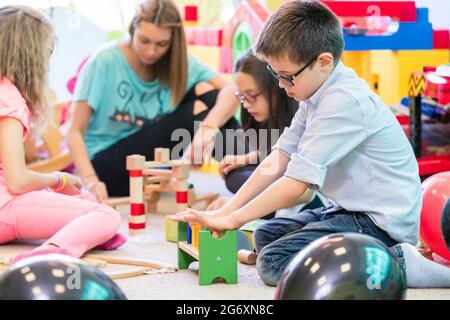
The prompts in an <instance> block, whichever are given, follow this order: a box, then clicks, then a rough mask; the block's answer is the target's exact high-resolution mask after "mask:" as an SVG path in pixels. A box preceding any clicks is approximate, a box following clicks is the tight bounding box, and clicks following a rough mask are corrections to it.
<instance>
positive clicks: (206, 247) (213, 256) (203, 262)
mask: <svg viewBox="0 0 450 320" xmlns="http://www.w3.org/2000/svg"><path fill="white" fill-rule="evenodd" d="M186 226H187V224H186V223H185V222H179V223H178V242H181V241H187V230H186ZM237 244H238V241H237V231H236V230H234V231H227V232H226V233H225V234H224V236H223V237H222V238H220V239H216V238H214V237H213V236H212V234H211V232H210V231H208V230H207V229H203V230H201V231H200V234H199V248H198V262H199V284H200V285H201V286H204V285H210V284H212V282H213V281H214V279H216V278H223V279H225V281H226V283H227V284H233V283H237V267H238V263H237ZM196 260H197V259H196V258H195V257H193V256H191V255H190V254H189V253H187V252H185V251H184V250H182V249H180V248H178V267H179V269H180V270H182V269H187V268H188V267H189V265H190V264H191V263H192V262H194V261H196Z"/></svg>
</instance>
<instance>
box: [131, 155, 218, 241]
mask: <svg viewBox="0 0 450 320" xmlns="http://www.w3.org/2000/svg"><path fill="white" fill-rule="evenodd" d="M127 170H128V171H129V173H130V199H129V200H130V217H129V221H128V223H129V224H128V227H129V233H130V235H137V234H139V233H142V232H144V231H145V228H146V215H145V213H146V212H152V213H156V212H157V203H158V201H159V200H160V194H161V193H162V192H174V193H175V195H176V211H177V212H180V211H183V210H186V209H187V208H188V207H189V206H194V205H196V204H198V203H200V202H203V203H205V205H206V206H207V205H209V204H210V203H211V202H212V201H214V200H215V199H217V197H218V194H216V193H208V194H205V195H202V196H198V197H197V196H196V195H195V192H194V189H193V187H192V186H191V185H189V183H188V178H189V170H190V164H189V163H188V162H186V161H183V160H170V151H169V149H164V148H157V149H155V161H146V160H145V157H144V156H141V155H131V156H128V157H127ZM167 221H168V220H166V222H167ZM167 223H168V222H167ZM173 241H175V239H173Z"/></svg>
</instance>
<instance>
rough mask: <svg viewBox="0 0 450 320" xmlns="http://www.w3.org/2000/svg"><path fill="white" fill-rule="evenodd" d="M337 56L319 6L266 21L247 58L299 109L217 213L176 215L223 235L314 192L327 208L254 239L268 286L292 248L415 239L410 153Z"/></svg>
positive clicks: (330, 24)
mask: <svg viewBox="0 0 450 320" xmlns="http://www.w3.org/2000/svg"><path fill="white" fill-rule="evenodd" d="M343 48H344V40H343V36H342V28H341V25H340V22H339V19H338V18H337V16H336V15H335V14H334V13H332V12H331V11H330V10H329V9H328V8H327V7H326V6H325V5H324V4H322V3H321V2H320V1H313V0H312V1H311V0H310V1H289V2H287V3H286V4H284V5H283V6H282V7H281V8H280V9H279V10H278V11H277V12H276V13H275V14H274V15H273V16H272V17H271V18H270V19H269V21H268V22H267V23H266V25H265V26H264V28H263V30H262V32H261V35H260V38H259V39H258V42H257V44H256V47H255V51H256V54H258V55H259V56H260V57H261V58H262V59H263V60H264V61H265V62H266V63H267V64H268V69H269V70H270V72H271V73H272V74H273V75H274V76H275V77H276V78H277V79H278V81H279V86H280V87H281V88H282V89H284V90H285V91H286V93H287V94H288V95H289V96H291V97H293V98H295V99H296V100H297V101H299V103H300V105H299V110H298V112H297V113H296V115H295V117H294V119H293V121H292V124H291V126H290V127H289V128H287V129H286V130H285V131H284V132H283V134H282V135H281V137H280V139H279V140H278V143H277V144H276V145H275V147H274V150H273V152H272V153H271V154H270V156H268V157H267V158H266V159H265V160H264V161H263V162H262V163H261V164H260V165H259V167H258V168H257V169H256V171H255V172H254V174H253V175H252V176H251V177H250V179H249V180H248V181H247V182H246V183H245V184H244V185H243V186H242V188H241V189H240V190H239V192H238V193H237V194H236V195H235V196H234V197H233V198H232V199H231V200H230V201H229V202H228V203H227V204H226V205H225V206H224V207H222V208H221V209H220V210H217V211H212V212H199V211H196V210H189V211H187V212H184V213H181V214H179V215H178V217H177V219H178V220H180V221H189V222H191V223H198V224H201V225H203V226H205V227H207V228H209V229H210V230H213V231H215V232H218V233H221V232H223V231H224V230H229V229H237V228H239V227H240V226H242V225H243V224H245V223H246V222H248V221H251V220H254V219H257V218H259V217H261V216H264V215H266V214H267V213H269V212H272V211H275V210H278V209H280V208H283V207H289V206H290V205H291V204H292V202H293V201H294V199H298V197H299V196H301V195H302V194H303V193H304V192H305V191H306V190H307V188H308V187H309V188H312V189H315V190H319V191H320V192H321V193H322V194H323V195H324V196H326V197H327V198H328V199H330V201H331V203H332V205H331V206H329V207H327V208H319V209H315V210H306V211H302V212H300V213H298V214H297V215H295V216H291V217H289V218H277V219H273V220H271V221H270V222H268V223H267V224H265V225H263V226H262V227H260V228H259V229H258V230H256V232H255V233H254V241H255V246H256V250H257V252H258V253H259V255H258V260H257V270H258V273H259V275H260V276H261V278H262V279H263V280H264V281H265V282H266V283H267V284H269V285H273V286H275V285H276V284H277V282H278V280H279V278H280V276H281V274H282V272H283V271H284V270H285V268H286V266H287V265H288V263H289V262H290V261H291V260H292V259H293V257H294V256H295V255H296V254H297V253H298V252H299V251H300V250H302V249H303V248H304V247H305V246H307V245H308V244H310V243H311V242H313V241H315V240H317V239H319V238H321V237H323V236H326V235H329V234H332V233H338V232H358V233H362V234H367V235H370V236H372V237H375V238H377V239H379V240H381V241H383V242H384V243H385V244H386V245H388V246H394V245H396V244H397V243H400V242H403V243H409V244H416V243H417V242H418V240H419V215H420V210H421V201H422V200H421V198H422V197H421V186H420V178H419V174H418V165H417V161H416V159H415V157H414V153H413V150H412V148H411V146H410V144H409V142H408V140H407V138H406V136H405V134H404V133H403V131H402V129H401V127H400V125H399V123H398V122H397V121H396V119H395V117H394V115H393V114H392V112H391V111H390V110H389V108H388V107H387V106H386V105H385V104H384V103H383V102H382V101H381V100H380V98H379V97H378V96H377V95H376V94H375V93H374V92H373V91H372V90H371V89H370V88H369V86H368V85H367V84H366V83H365V82H364V81H363V80H361V79H360V78H358V76H357V75H356V73H355V72H354V71H353V70H351V69H349V68H347V67H345V66H344V64H343V63H342V62H341V61H340V58H341V55H342V51H343ZM269 168H270V169H273V170H268V169H269Z"/></svg>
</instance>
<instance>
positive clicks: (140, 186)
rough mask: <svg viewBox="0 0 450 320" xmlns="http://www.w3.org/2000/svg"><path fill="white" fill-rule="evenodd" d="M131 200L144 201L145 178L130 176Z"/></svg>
mask: <svg viewBox="0 0 450 320" xmlns="http://www.w3.org/2000/svg"><path fill="white" fill-rule="evenodd" d="M130 202H131V203H143V202H144V179H143V178H130Z"/></svg>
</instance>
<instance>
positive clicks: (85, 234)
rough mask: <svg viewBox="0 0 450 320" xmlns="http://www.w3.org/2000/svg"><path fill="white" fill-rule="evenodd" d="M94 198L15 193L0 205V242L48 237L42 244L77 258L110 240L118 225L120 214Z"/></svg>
mask: <svg viewBox="0 0 450 320" xmlns="http://www.w3.org/2000/svg"><path fill="white" fill-rule="evenodd" d="M94 199H95V198H93V196H92V195H91V194H89V193H87V192H86V191H83V193H82V194H81V195H79V196H76V197H73V196H66V195H62V194H58V193H52V192H48V191H33V192H28V193H25V194H22V195H19V196H17V197H16V198H14V199H13V200H11V201H10V202H9V203H7V204H6V205H4V206H3V207H2V208H0V244H5V243H8V242H10V241H13V240H42V239H48V240H47V241H46V242H45V243H44V245H46V244H54V245H57V246H58V247H61V248H64V249H66V250H68V251H69V252H70V254H71V255H73V256H74V257H77V258H79V257H81V256H82V255H83V254H84V253H85V252H87V251H89V250H90V249H92V248H95V247H96V246H98V245H100V244H103V243H105V242H106V241H108V240H110V239H111V238H112V237H113V236H114V235H115V234H116V233H117V230H118V229H119V226H120V222H121V217H120V214H119V213H118V212H117V211H115V210H114V209H112V208H110V207H108V206H107V205H104V204H100V203H97V202H94V201H93V200H94Z"/></svg>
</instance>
